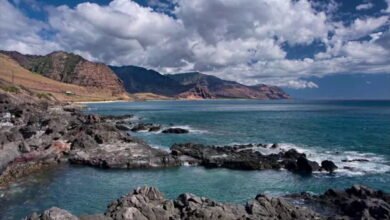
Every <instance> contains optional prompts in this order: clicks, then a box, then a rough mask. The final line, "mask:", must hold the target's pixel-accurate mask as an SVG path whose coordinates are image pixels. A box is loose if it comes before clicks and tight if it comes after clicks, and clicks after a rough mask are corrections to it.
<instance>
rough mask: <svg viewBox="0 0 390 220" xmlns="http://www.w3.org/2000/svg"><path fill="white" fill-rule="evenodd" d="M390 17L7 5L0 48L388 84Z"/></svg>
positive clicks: (381, 8) (380, 6) (357, 12)
mask: <svg viewBox="0 0 390 220" xmlns="http://www.w3.org/2000/svg"><path fill="white" fill-rule="evenodd" d="M389 16H390V0H348V1H342V0H340V1H336V0H291V1H290V0H113V1H109V0H100V1H76V0H50V1H38V0H0V49H3V50H17V51H19V52H22V53H28V54H46V53H50V52H52V51H54V50H65V51H69V52H74V53H77V54H80V55H82V56H84V57H85V58H87V59H90V60H94V61H100V62H105V63H108V64H111V65H139V66H144V67H148V68H153V69H156V70H159V71H161V72H162V73H172V72H184V71H200V72H204V73H208V74H213V75H216V76H219V77H222V78H224V79H230V80H236V81H239V82H242V83H245V84H257V83H269V84H275V85H279V86H284V87H288V88H294V89H301V90H302V89H306V90H307V89H310V88H311V90H315V89H317V90H318V89H319V88H318V87H321V83H322V81H326V80H319V79H332V78H335V77H336V81H337V78H338V76H340V77H341V78H342V77H345V76H346V77H349V76H351V77H354V78H356V76H362V75H363V76H364V77H363V78H362V80H361V81H359V83H362V84H364V85H372V82H370V79H371V78H370V77H374V78H378V76H381V77H382V78H383V79H384V80H387V82H389V83H390V78H389V75H390V30H389V25H390V21H389ZM346 82H348V80H347V81H346ZM328 84H329V85H328V86H331V85H332V83H328ZM322 86H325V87H326V85H322ZM373 86H375V85H373ZM389 87H390V86H389ZM318 91H320V90H318ZM384 92H385V93H386V92H388V93H389V94H388V96H389V97H390V90H386V89H385V90H384Z"/></svg>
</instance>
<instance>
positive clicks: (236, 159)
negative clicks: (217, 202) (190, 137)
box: [171, 143, 282, 170]
mask: <svg viewBox="0 0 390 220" xmlns="http://www.w3.org/2000/svg"><path fill="white" fill-rule="evenodd" d="M253 149H254V147H248V145H242V146H237V145H236V146H233V147H231V146H226V147H215V146H204V145H202V144H191V143H187V144H175V145H173V146H172V147H171V152H172V155H174V156H176V157H177V158H178V159H179V160H180V161H182V163H184V162H188V163H190V161H193V160H194V159H195V160H198V161H199V164H200V165H202V166H205V167H208V168H217V167H224V168H229V169H241V170H263V169H280V168H281V167H282V165H281V163H279V159H281V157H280V155H277V154H272V155H262V154H261V153H260V152H257V151H254V150H253Z"/></svg>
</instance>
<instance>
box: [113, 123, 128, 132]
mask: <svg viewBox="0 0 390 220" xmlns="http://www.w3.org/2000/svg"><path fill="white" fill-rule="evenodd" d="M115 127H116V128H117V129H119V130H121V131H130V130H131V128H130V127H129V126H127V125H125V124H116V125H115Z"/></svg>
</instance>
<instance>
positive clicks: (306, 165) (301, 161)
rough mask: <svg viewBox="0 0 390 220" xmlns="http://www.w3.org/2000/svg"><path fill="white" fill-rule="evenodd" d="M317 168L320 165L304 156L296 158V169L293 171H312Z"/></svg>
mask: <svg viewBox="0 0 390 220" xmlns="http://www.w3.org/2000/svg"><path fill="white" fill-rule="evenodd" d="M319 169H320V165H318V163H317V162H315V161H310V160H308V159H307V158H306V157H299V158H298V160H297V169H296V170H295V171H296V172H300V173H312V172H314V171H318V170H319Z"/></svg>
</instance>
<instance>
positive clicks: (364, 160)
mask: <svg viewBox="0 0 390 220" xmlns="http://www.w3.org/2000/svg"><path fill="white" fill-rule="evenodd" d="M341 161H342V162H347V163H349V162H370V161H369V160H367V159H351V160H347V159H345V160H341Z"/></svg>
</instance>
